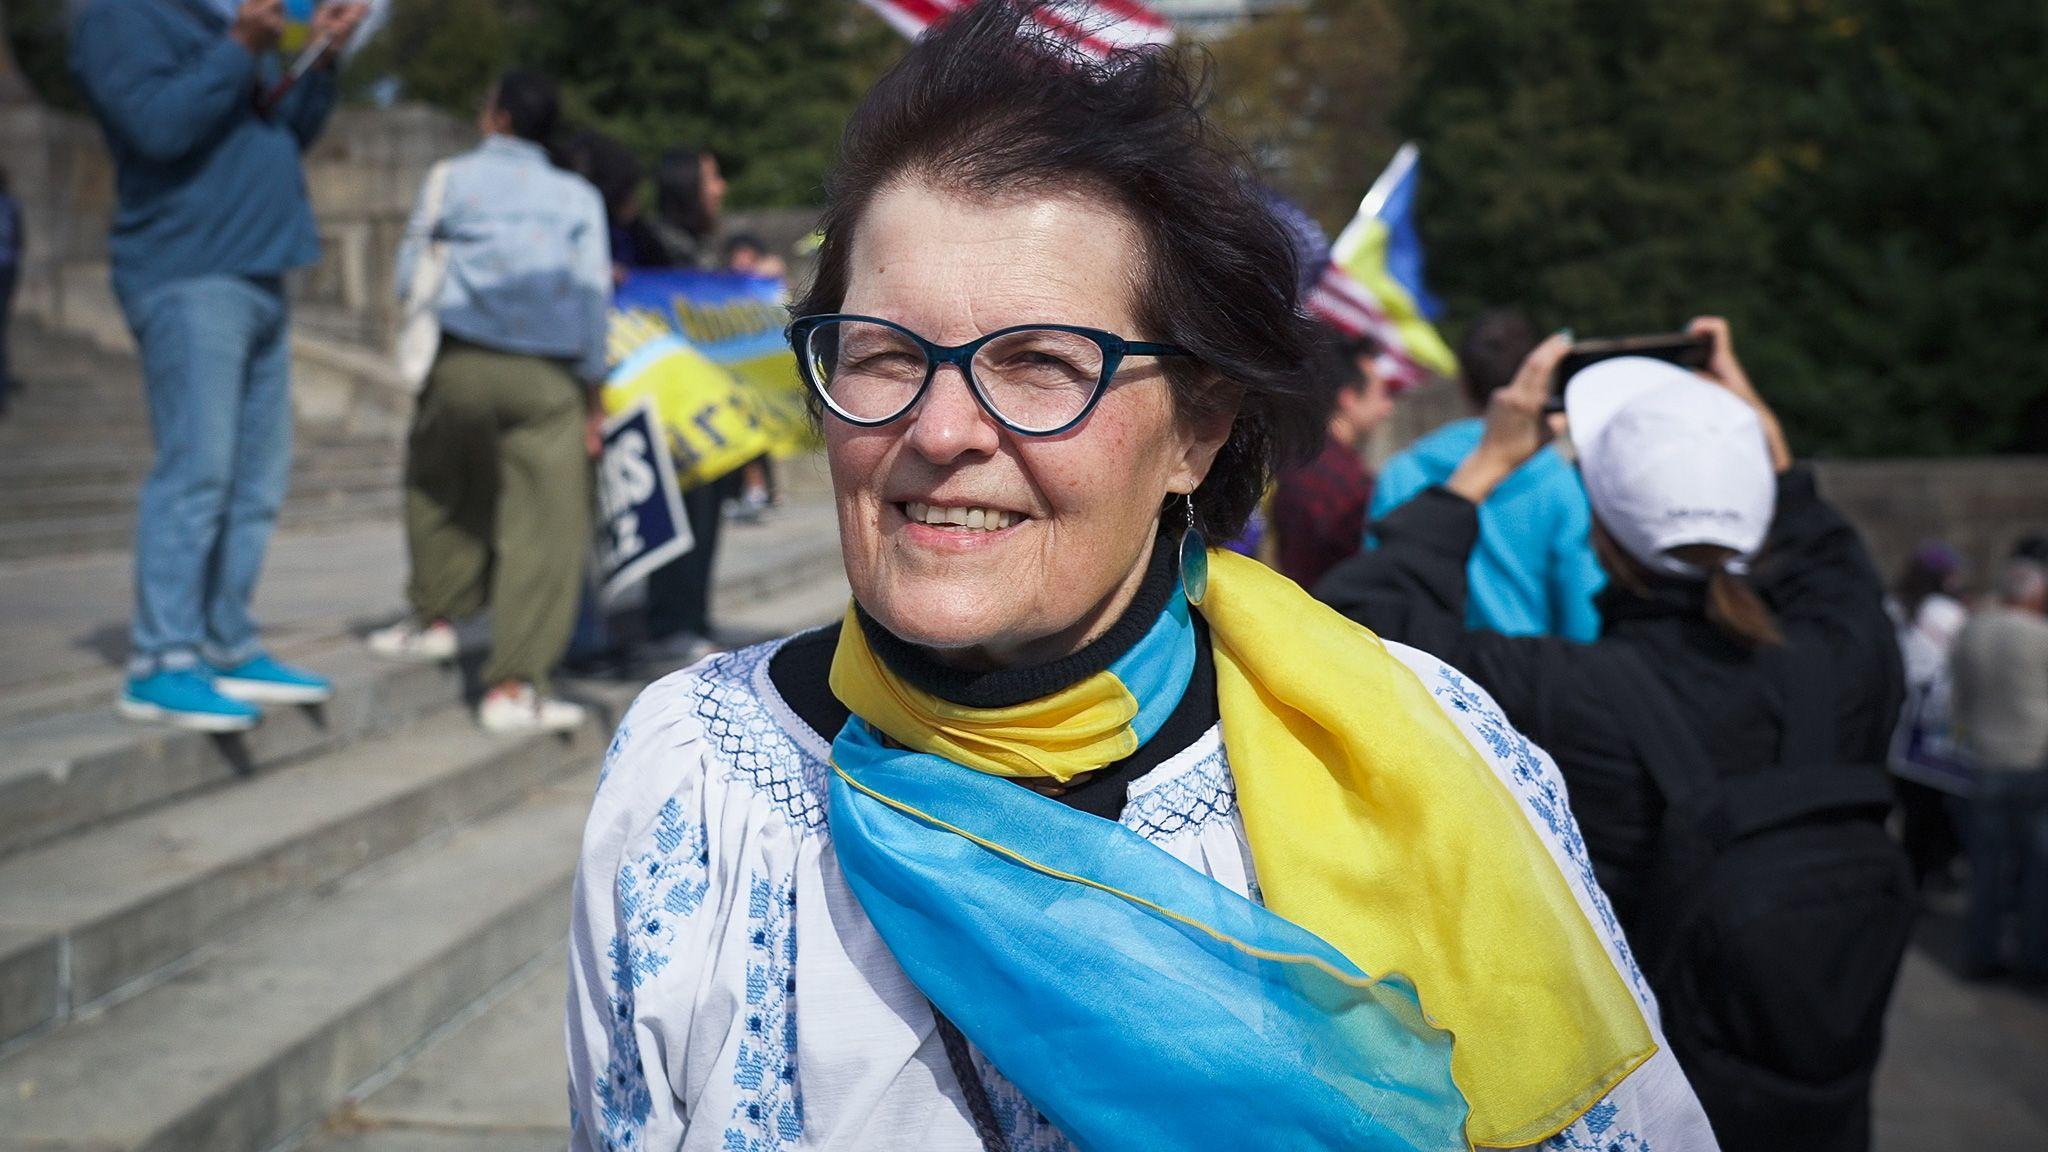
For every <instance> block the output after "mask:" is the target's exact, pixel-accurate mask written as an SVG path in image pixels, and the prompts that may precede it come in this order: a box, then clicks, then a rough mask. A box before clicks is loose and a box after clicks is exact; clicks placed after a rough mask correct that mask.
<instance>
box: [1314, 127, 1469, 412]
mask: <svg viewBox="0 0 2048 1152" xmlns="http://www.w3.org/2000/svg"><path fill="white" fill-rule="evenodd" d="M1421 154H1422V153H1421V149H1419V148H1417V147H1416V146H1415V145H1414V143H1412V142H1411V143H1407V144H1403V145H1401V148H1400V150H1399V151H1397V152H1395V153H1394V158H1393V160H1392V161H1391V162H1389V163H1388V164H1387V168H1386V171H1384V172H1382V173H1380V176H1379V179H1377V180H1375V181H1373V185H1372V190H1371V191H1369V192H1367V193H1366V194H1365V199H1364V200H1363V201H1361V202H1360V203H1359V206H1358V215H1356V216H1354V217H1352V218H1351V223H1349V224H1347V225H1345V227H1344V231H1343V232H1342V233H1340V234H1339V235H1338V237H1337V243H1336V244H1334V245H1333V246H1332V247H1331V249H1330V266H1329V267H1328V268H1327V269H1325V270H1324V272H1323V277H1322V279H1321V280H1320V281H1318V282H1317V283H1316V286H1315V287H1314V288H1313V289H1312V290H1310V292H1309V299H1308V304H1309V308H1310V309H1311V310H1312V311H1314V312H1316V313H1317V314H1318V315H1320V316H1321V317H1322V318H1323V319H1325V320H1327V321H1329V322H1330V323H1332V324H1334V325H1336V326H1337V327H1339V328H1341V329H1343V330H1344V331H1347V332H1350V333H1352V334H1353V335H1368V336H1371V337H1373V338H1374V339H1375V340H1377V341H1379V343H1380V346H1381V348H1382V353H1381V363H1380V367H1381V368H1382V370H1383V371H1385V373H1386V374H1387V376H1388V378H1389V380H1390V381H1391V382H1392V383H1393V384H1394V385H1396V386H1397V387H1401V388H1407V387H1413V386H1414V385H1417V384H1420V383H1422V382H1424V381H1425V380H1427V379H1429V377H1431V376H1455V375H1456V374H1457V371H1458V359H1457V357H1456V356H1454V355H1452V353H1451V350H1450V347H1449V346H1448V345H1446V344H1445V343H1444V340H1443V337H1442V336H1440V335H1438V334H1437V330H1436V326H1435V325H1434V324H1432V323H1430V321H1431V320H1432V319H1434V318H1435V317H1436V316H1437V315H1438V314H1440V313H1441V312H1442V305H1440V304H1439V303H1438V302H1437V299H1436V297H1434V296H1432V295H1430V292H1429V289H1428V288H1427V287H1426V286H1425V285H1424V284H1423V281H1422V238H1421V237H1420V236H1419V235H1418V234H1417V233H1416V231H1415V184H1416V179H1417V164H1416V161H1417V160H1418V159H1419V158H1420V157H1421Z"/></svg>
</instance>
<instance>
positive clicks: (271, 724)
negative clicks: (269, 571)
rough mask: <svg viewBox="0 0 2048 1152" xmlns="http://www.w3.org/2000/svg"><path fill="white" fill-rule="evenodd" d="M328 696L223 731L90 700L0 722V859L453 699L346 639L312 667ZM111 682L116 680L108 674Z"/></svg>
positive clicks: (448, 685) (448, 673)
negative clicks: (131, 715)
mask: <svg viewBox="0 0 2048 1152" xmlns="http://www.w3.org/2000/svg"><path fill="white" fill-rule="evenodd" d="M319 667H320V669H321V671H322V672H323V673H324V674H326V675H328V676H330V677H332V679H333V680H334V687H335V695H334V699H333V700H332V701H330V702H329V703H327V704H324V705H320V706H318V707H312V708H276V709H272V710H271V711H270V714H269V715H268V716H267V717H266V718H265V720H264V722H263V724H262V725H260V726H259V727H257V728H256V729H255V730H254V731H251V732H247V733H242V734H238V735H231V736H213V735H205V734H201V733H196V732H181V731H178V730H175V729H171V728H164V727H156V726H148V725H137V724H134V723H131V722H129V721H126V720H123V719H121V718H120V717H118V716H116V715H115V714H114V711H113V708H112V706H111V705H112V699H113V695H112V692H111V691H109V692H108V693H107V694H106V696H105V698H104V702H103V703H99V704H98V705H97V706H94V707H90V708H85V709H81V710H79V711H75V712H67V713H63V714H60V715H56V716H48V717H43V718H41V719H36V720H30V721H27V722H25V723H22V724H18V725H13V726H11V727H8V728H6V729H0V747H4V748H5V752H4V753H0V855H4V854H5V853H8V852H16V851H20V850H22V849H25V848H30V847H34V846H36V845H38V844H42V843H47V842H48V841H50V840H53V839H55V838H57V837H59V836H63V835H65V834H67V833H71V832H75V831H78V830H79V829H82V828H85V827H88V826H90V825H93V824H96V823H100V822H103V821H107V820H112V819H118V818H120V817H123V816H127V815H130V814H133V813H135V812H138V811H141V810H144V809H147V808H149V807H151V806H153V805H157V804H161V803H164V802H166V801H169V800H172V799H175V798H177V797H179V796H182V795H185V794H187V793H191V792H196V791H199V790H201V789H205V788H209V787H216V786H219V785H223V784H228V783H232V782H235V781H238V780H244V779H247V778H250V777H254V776H257V775H260V774H261V773H263V772H265V771H268V770H270V769H273V768H277V767H280V766H282V765H285V764H289V763H291V762H292V761H294V760H299V759H303V758H305V757H307V756H310V755H313V754H316V753H319V752H323V751H326V750H329V749H333V748H338V747H341V746H343V745H346V744H348V743H351V742H354V741H357V740H361V739H364V738H366V737H369V736H375V735H379V734H381V733H384V732H389V731H392V730H394V729H397V728H399V727H402V726H404V725H406V724H408V723H410V722H411V721H413V720H416V719H418V718H420V717H422V716H424V715H426V714H428V713H430V712H433V711H437V710H439V709H441V708H445V707H447V706H448V705H450V704H452V703H454V702H456V701H458V700H460V699H461V693H462V680H461V676H460V674H459V673H458V672H457V671H456V670H455V669H453V668H447V667H437V666H411V665H392V664H386V663H381V662H379V661H377V660H375V659H374V658H373V657H371V656H370V654H369V653H368V652H366V651H363V650H362V649H361V648H360V647H359V646H357V645H353V644H351V645H347V646H344V647H341V648H339V649H337V650H336V651H335V652H334V653H333V655H332V656H331V657H330V658H328V659H324V660H322V661H321V662H320V664H319ZM115 679H116V681H117V682H118V677H116V678H115Z"/></svg>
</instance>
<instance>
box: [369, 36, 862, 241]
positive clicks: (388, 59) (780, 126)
mask: <svg viewBox="0 0 2048 1152" xmlns="http://www.w3.org/2000/svg"><path fill="white" fill-rule="evenodd" d="M901 52H902V41H901V40H900V38H899V37H897V36H896V34H895V33H893V32H891V31H890V30H889V29H888V28H887V26H886V25H884V24H883V23H882V22H881V21H880V20H879V19H877V18H875V17H874V16H873V15H872V14H870V13H868V12H867V11H866V10H865V9H862V8H860V7H859V6H858V5H857V4H854V3H853V2H852V0H719V2H713V0H662V2H661V3H646V2H644V0H521V2H520V3H516V4H513V5H510V6H507V5H505V4H503V3H501V2H500V0H397V3H396V6H395V8H394V10H393V13H392V19H391V23H390V24H389V25H388V26H387V28H386V29H385V31H384V32H383V33H381V34H380V35H379V36H378V37H377V38H376V40H374V41H373V42H372V43H371V44H370V45H369V46H367V47H366V48H365V49H364V51H363V52H362V54H361V55H360V56H359V57H358V58H357V60H356V61H355V63H354V65H353V66H352V67H351V69H350V73H351V75H352V77H353V78H354V79H353V83H354V85H355V88H356V90H357V91H358V92H361V91H363V90H364V89H366V88H367V87H368V86H369V85H371V84H373V83H374V82H376V81H377V80H378V79H379V78H381V77H383V76H387V75H390V76H396V77H397V78H398V79H399V80H400V81H401V83H402V85H403V90H404V92H405V94H406V96H407V97H408V98H411V99H419V100H425V101H427V102H428V103H432V104H436V105H438V106H440V107H442V108H445V109H447V110H449V111H451V112H454V113H456V114H457V115H461V116H465V117H467V116H470V115H473V114H474V113H475V112H476V109H477V106H478V105H479V103H480V102H481V100H482V98H483V96H484V93H485V91H486V90H487V89H488V88H489V86H490V81H491V79H492V78H493V77H494V76H495V75H496V74H497V73H498V72H500V71H502V70H503V69H504V68H506V67H507V66H509V65H511V64H512V63H514V62H515V61H516V62H518V63H521V64H524V65H527V66H529V67H534V68H538V69H541V70H543V71H545V72H547V73H548V74H549V75H551V76H554V77H555V78H556V79H557V80H558V81H560V82H561V84H562V90H563V96H564V101H565V111H566V113H567V114H568V116H569V117H570V118H571V119H574V120H576V121H577V122H579V123H586V124H590V125H592V126H594V127H597V128H601V129H603V130H605V131H607V132H610V133H612V134H614V135H616V136H618V137H619V138H620V139H621V140H623V141H625V142H626V144H627V145H628V146H630V147H631V148H633V149H634V150H635V151H636V152H638V153H640V154H641V156H642V157H643V158H644V159H646V160H647V161H649V162H650V164H651V163H652V162H653V161H654V160H655V159H656V158H657V157H658V156H659V155H660V154H661V153H662V151H664V150H665V149H668V148H673V147H677V146H688V147H694V148H709V149H711V150H712V151H713V152H715V153H717V154H718V156H719V157H720V159H721V161H722V162H723V166H724V170H725V175H726V179H727V180H728V182H729V183H730V185H731V193H730V195H731V203H732V204H733V205H735V206H750V207H766V206H787V205H805V204H815V203H817V201H818V198H819V190H820V185H821V183H822V181H823V179H824V174H825V169H826V167H827V165H828V164H829V163H830V161H831V157H832V150H833V148H834V146H835V145H836V144H837V142H838V139H839V130H840V128H841V126H842V125H844V124H845V122H846V116H847V113H849V112H851V111H852V110H853V106H854V104H855V103H857V102H858V101H859V100H860V97H861V95H862V94H863V93H865V92H866V91H867V89H868V87H869V85H871V84H872V83H873V82H874V80H875V78H876V77H878V76H880V75H881V73H882V70H883V69H885V68H887V67H888V66H889V64H890V63H892V62H894V60H895V59H896V57H897V56H898V55H899V54H900V53H901Z"/></svg>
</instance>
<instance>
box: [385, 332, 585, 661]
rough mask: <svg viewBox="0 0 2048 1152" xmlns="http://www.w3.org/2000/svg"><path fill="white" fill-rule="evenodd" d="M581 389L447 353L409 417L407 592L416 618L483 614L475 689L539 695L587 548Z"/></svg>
mask: <svg viewBox="0 0 2048 1152" xmlns="http://www.w3.org/2000/svg"><path fill="white" fill-rule="evenodd" d="M584 413H585V407H584V393H583V388H582V386H581V385H579V384H578V383H577V382H576V379H575V377H574V376H572V375H571V374H570V373H569V371H568V370H567V369H566V368H564V367H563V366H562V365H561V364H559V363H556V362H555V361H552V360H543V359H540V358H537V357H533V356H515V355H510V354H508V353H503V352H493V351H489V350H487V349H483V348H479V347H476V346H475V345H471V344H463V343H459V342H456V341H448V342H446V343H445V344H444V345H443V347H442V349H441V355H440V357H439V359H437V360H436V361H435V362H434V370H433V372H432V373H431V374H430V375H429V376H428V377H427V385H426V388H425V390H424V391H422V392H421V394H420V401H419V408H418V410H417V411H416V412H415V413H414V415H413V424H412V435H411V438H410V440H409V441H408V443H407V446H406V447H407V451H406V467H405V531H406V542H407V544H408V545H409V546H410V548H411V551H412V582H411V584H410V586H409V587H408V588H407V595H408V596H409V597H410V599H411V600H412V606H413V610H414V611H415V612H416V613H418V615H419V617H420V619H421V620H422V621H432V620H444V619H445V620H453V619H458V618H460V617H463V616H469V615H472V614H474V613H476V612H478V611H480V610H482V609H483V608H484V607H486V606H488V607H489V608H490V610H491V655H490V658H489V659H488V660H487V661H485V663H484V668H483V682H484V683H485V684H486V685H494V684H500V683H503V682H505V681H507V680H517V681H525V682H527V683H530V684H533V685H535V686H537V687H540V688H542V689H545V688H546V686H547V680H548V673H549V672H550V671H551V670H552V669H553V668H554V666H555V664H556V663H557V662H559V661H560V660H561V658H562V653H563V652H564V651H565V650H566V649H567V648H568V646H569V634H570V632H571V631H572V630H573V629H574V627H575V625H576V604H577V597H578V596H579V595H580V594H581V592H582V587H583V559H584V556H585V555H586V552H587V549H588V548H589V546H590V501H591V488H590V485H591V473H590V460H589V457H588V456H587V455H586V454H585V452H584V447H583V421H584Z"/></svg>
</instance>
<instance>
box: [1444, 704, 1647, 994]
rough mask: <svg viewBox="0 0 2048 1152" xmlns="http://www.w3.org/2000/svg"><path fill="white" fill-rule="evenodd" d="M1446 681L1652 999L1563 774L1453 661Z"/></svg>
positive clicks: (1633, 977)
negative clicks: (1547, 764) (1547, 767)
mask: <svg viewBox="0 0 2048 1152" xmlns="http://www.w3.org/2000/svg"><path fill="white" fill-rule="evenodd" d="M1436 678H1437V682H1438V684H1439V685H1440V686H1439V687H1438V688H1437V689H1435V692H1436V695H1438V696H1441V697H1442V698H1443V699H1444V700H1446V701H1448V702H1449V703H1450V706H1451V708H1452V709H1453V710H1455V711H1457V712H1462V713H1464V714H1465V715H1466V716H1468V717H1470V718H1471V720H1472V725H1473V728H1474V730H1476V731H1477V733H1478V735H1479V739H1480V740H1481V741H1482V742H1483V743H1484V744H1485V745H1486V747H1487V749H1488V750H1489V751H1490V752H1491V753H1492V754H1493V757H1494V758H1495V759H1497V760H1500V761H1502V762H1504V763H1506V764H1507V765H1508V776H1509V778H1510V779H1512V780H1513V781H1514V783H1515V786H1516V789H1517V790H1518V791H1519V792H1520V793H1521V797H1522V799H1523V801H1524V802H1525V803H1526V804H1527V805H1528V807H1529V809H1530V810H1531V811H1533V812H1535V813H1536V818H1537V819H1539V820H1541V821H1543V826H1544V827H1546V828H1548V829H1550V834H1551V835H1552V836H1554V837H1556V838H1557V842H1558V843H1560V844H1562V845H1564V850H1565V856H1566V858H1568V859H1569V860H1570V861H1571V862H1572V865H1573V866H1574V867H1576V868H1577V869H1578V870H1579V878H1580V879H1581V880H1582V881H1583V882H1584V883H1585V886H1586V892H1587V894H1588V895H1590V896H1591V897H1592V904H1593V911H1594V912H1595V913H1596V914H1597V915H1598V916H1599V917H1600V923H1601V925H1602V926H1603V927H1604V928H1605V929H1606V930H1607V935H1608V936H1609V937H1610V938H1611V939H1613V940H1614V942H1615V944H1616V945H1617V947H1618V950H1619V952H1620V954H1621V960H1622V965H1623V967H1625V968H1627V969H1628V977H1629V980H1630V981H1631V982H1632V983H1633V984H1634V985H1635V988H1636V993H1637V997H1638V999H1640V1000H1648V999H1649V996H1650V992H1649V984H1648V982H1647V981H1645V980H1644V979H1643V974H1642V971H1641V970H1640V969H1638V968H1637V967H1636V958H1635V953H1634V952H1632V951H1631V950H1630V949H1629V946H1628V938H1627V937H1626V936H1624V935H1622V931H1621V922H1620V921H1619V920H1617V919H1616V918H1615V915H1614V908H1613V906H1612V905H1610V904H1609V903H1608V902H1607V893H1606V892H1605V891H1604V890H1602V889H1601V887H1600V881H1599V879H1598V878H1597V877H1596V876H1595V875H1594V873H1593V859H1592V857H1591V856H1590V855H1589V854H1588V853H1587V851H1586V838H1585V836H1583V835H1582V834H1580V832H1579V823H1578V821H1577V820H1574V819H1573V818H1572V809H1571V803H1570V801H1569V799H1568V798H1567V797H1566V796H1565V794H1564V788H1563V785H1562V783H1561V782H1560V781H1559V780H1558V778H1557V777H1556V776H1555V775H1554V774H1552V773H1549V772H1545V771H1544V770H1543V761H1541V760H1539V759H1538V758H1537V756H1536V750H1535V749H1534V748H1532V747H1531V746H1530V745H1529V741H1528V739H1527V738H1526V737H1524V736H1523V735H1522V734H1521V733H1520V732H1518V731H1516V730H1515V728H1514V726H1513V725H1511V724H1509V723H1508V721H1507V717H1505V716H1503V715H1501V713H1500V709H1498V708H1496V707H1494V706H1493V705H1492V704H1491V703H1489V702H1488V700H1487V699H1486V697H1484V696H1482V695H1480V694H1479V692H1478V691H1476V690H1475V689H1474V688H1473V687H1472V685H1471V684H1469V683H1467V682H1466V680H1465V677H1464V676H1462V675H1460V674H1459V673H1458V672H1457V670H1456V669H1453V668H1452V667H1451V666H1450V665H1448V664H1438V665H1437V672H1436Z"/></svg>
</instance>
